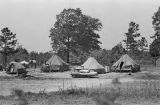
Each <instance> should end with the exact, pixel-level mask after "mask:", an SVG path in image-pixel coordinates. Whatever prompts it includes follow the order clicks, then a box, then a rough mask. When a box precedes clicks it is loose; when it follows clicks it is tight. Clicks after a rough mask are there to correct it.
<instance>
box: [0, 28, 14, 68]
mask: <svg viewBox="0 0 160 105" xmlns="http://www.w3.org/2000/svg"><path fill="white" fill-rule="evenodd" d="M16 43H17V40H16V34H13V33H12V32H11V30H10V29H9V28H8V27H5V28H3V29H2V30H1V34H0V47H1V51H0V53H1V54H2V55H3V57H4V59H3V60H4V66H5V67H6V62H7V56H8V55H10V54H13V53H15V47H16Z"/></svg>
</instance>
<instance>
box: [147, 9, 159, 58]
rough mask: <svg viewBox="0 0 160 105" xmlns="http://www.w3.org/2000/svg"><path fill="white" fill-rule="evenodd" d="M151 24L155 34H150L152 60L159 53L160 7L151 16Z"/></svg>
mask: <svg viewBox="0 0 160 105" xmlns="http://www.w3.org/2000/svg"><path fill="white" fill-rule="evenodd" d="M152 19H153V20H152V25H153V28H154V31H155V34H154V35H153V36H151V38H152V39H154V40H153V42H152V43H151V45H150V50H149V51H150V54H151V56H152V57H154V61H156V59H157V57H158V56H159V55H160V48H159V46H160V7H159V8H158V11H157V12H155V13H154V15H153V16H152Z"/></svg>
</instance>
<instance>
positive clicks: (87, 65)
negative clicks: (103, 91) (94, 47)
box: [82, 57, 104, 73]
mask: <svg viewBox="0 0 160 105" xmlns="http://www.w3.org/2000/svg"><path fill="white" fill-rule="evenodd" d="M82 67H83V68H84V69H91V70H94V71H96V72H98V73H100V72H104V67H103V66H102V65H101V64H99V63H98V62H97V60H96V59H95V58H94V57H89V58H88V59H87V60H86V61H85V62H84V64H82Z"/></svg>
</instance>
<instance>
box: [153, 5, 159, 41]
mask: <svg viewBox="0 0 160 105" xmlns="http://www.w3.org/2000/svg"><path fill="white" fill-rule="evenodd" d="M152 19H153V20H152V25H153V28H154V31H155V34H154V35H153V36H151V38H154V39H160V7H159V8H158V11H157V12H155V13H154V15H153V16H152Z"/></svg>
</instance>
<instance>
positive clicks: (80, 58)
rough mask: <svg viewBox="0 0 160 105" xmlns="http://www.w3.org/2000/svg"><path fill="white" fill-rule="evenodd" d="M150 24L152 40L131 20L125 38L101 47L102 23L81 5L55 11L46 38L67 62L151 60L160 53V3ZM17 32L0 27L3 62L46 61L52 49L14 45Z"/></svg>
mask: <svg viewBox="0 0 160 105" xmlns="http://www.w3.org/2000/svg"><path fill="white" fill-rule="evenodd" d="M152 25H153V29H154V31H155V34H154V35H151V39H153V42H152V43H151V44H150V45H148V42H147V40H146V38H145V35H141V33H140V32H139V30H140V28H139V24H137V23H136V22H133V21H131V22H130V23H129V28H128V30H127V31H126V33H124V35H123V36H124V37H125V38H124V40H122V41H121V42H118V43H117V45H115V46H114V47H113V48H112V49H109V50H107V49H102V48H101V47H100V44H102V43H101V42H100V40H99V39H100V36H101V35H100V34H99V33H98V32H99V31H100V30H101V29H102V28H103V24H102V23H101V21H100V20H99V19H98V18H94V17H91V16H88V15H85V14H83V13H82V11H81V9H80V8H76V9H72V8H69V9H64V10H63V11H62V12H60V14H58V15H56V22H55V23H54V25H53V26H52V27H51V29H50V35H49V38H50V39H51V45H52V48H53V51H54V52H55V53H56V54H57V55H59V56H60V57H61V58H62V59H63V60H65V61H66V62H68V63H70V64H82V63H83V62H84V61H85V60H86V59H87V57H88V56H93V57H95V58H96V59H97V60H98V61H99V63H101V64H102V65H112V64H113V62H115V61H116V60H117V59H119V57H120V56H121V55H122V54H126V53H127V54H128V55H130V56H131V57H133V58H134V59H136V60H137V61H139V63H142V64H143V63H144V61H145V60H152V58H154V61H155V60H156V59H158V58H159V56H160V47H159V46H160V7H159V8H158V11H156V12H155V13H154V14H153V16H152ZM17 42H18V41H17V39H16V34H14V33H13V32H11V30H10V29H9V28H8V27H5V28H3V29H2V30H1V34H0V48H1V49H0V53H1V56H0V57H1V58H2V61H1V63H2V64H3V65H5V66H6V65H7V63H8V62H10V61H12V60H14V59H19V60H20V61H21V60H26V61H29V60H31V59H34V60H37V63H38V65H42V64H43V63H45V62H46V61H47V60H48V59H49V58H50V57H51V56H52V54H53V53H51V52H45V53H42V52H40V53H38V52H34V51H32V52H28V51H27V49H25V48H23V47H22V46H20V45H17Z"/></svg>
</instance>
